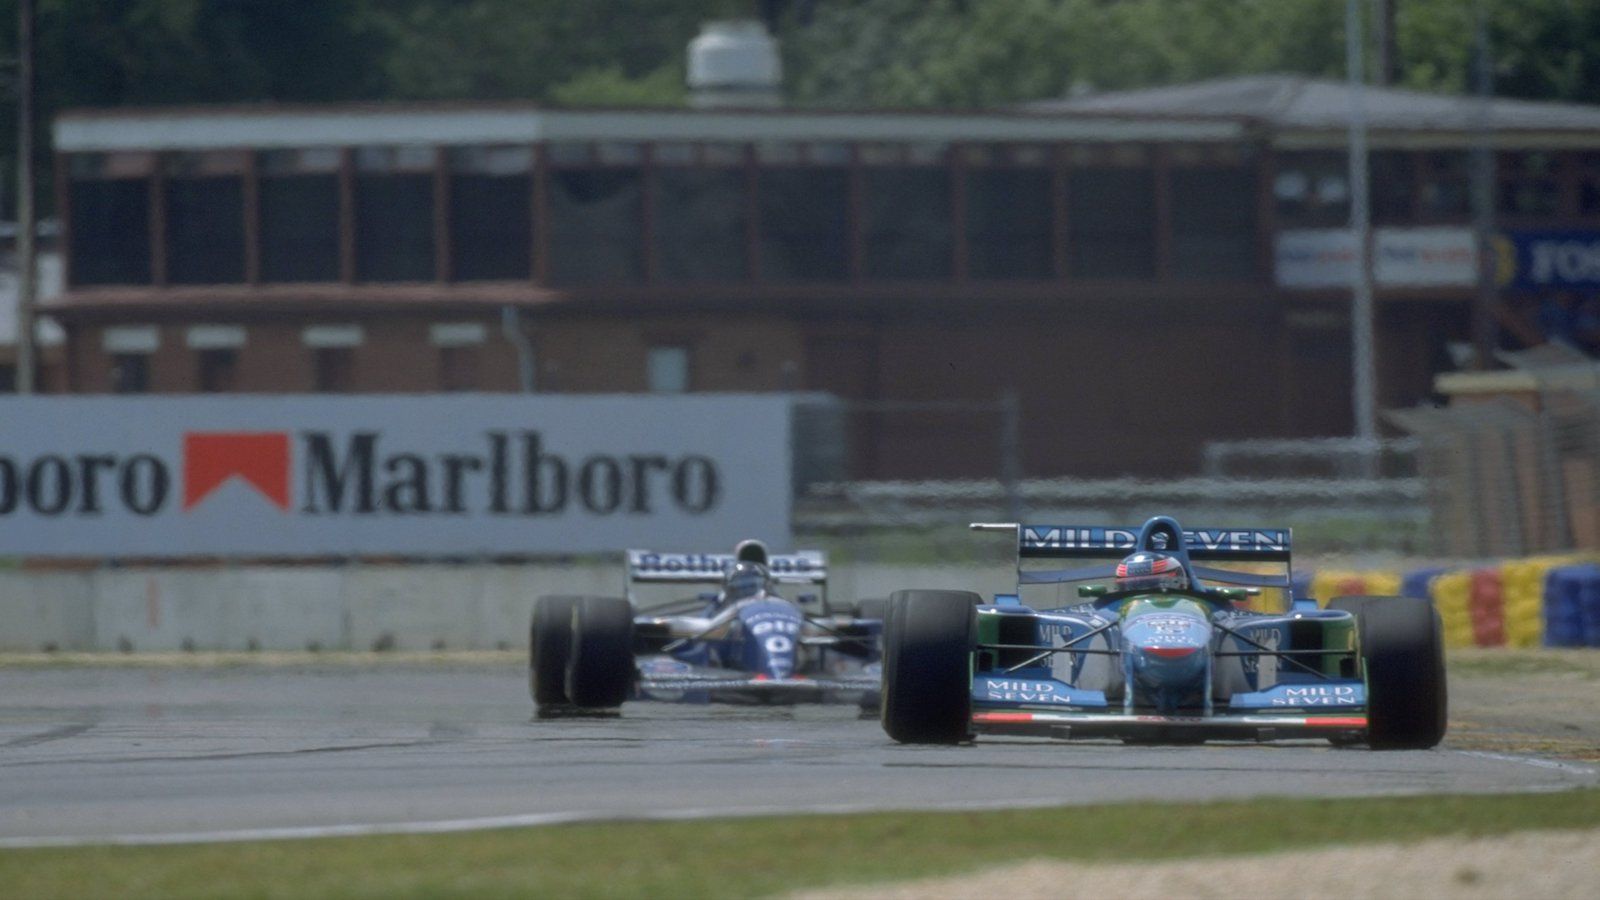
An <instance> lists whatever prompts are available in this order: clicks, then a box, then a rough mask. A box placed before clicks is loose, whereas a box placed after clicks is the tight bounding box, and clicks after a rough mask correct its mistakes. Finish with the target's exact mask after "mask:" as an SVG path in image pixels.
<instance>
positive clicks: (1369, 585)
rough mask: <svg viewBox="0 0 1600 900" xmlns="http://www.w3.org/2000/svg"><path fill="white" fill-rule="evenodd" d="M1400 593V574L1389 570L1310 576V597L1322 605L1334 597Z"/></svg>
mask: <svg viewBox="0 0 1600 900" xmlns="http://www.w3.org/2000/svg"><path fill="white" fill-rule="evenodd" d="M1398 593H1400V573H1399V572H1395V571H1391V570H1375V571H1365V572H1362V571H1353V570H1348V569H1328V570H1325V571H1321V572H1317V573H1315V574H1313V575H1312V576H1311V596H1313V597H1315V598H1317V600H1318V601H1319V602H1321V603H1323V604H1326V603H1327V602H1328V601H1329V600H1332V599H1333V598H1334V597H1363V596H1377V597H1393V596H1394V595H1396V594H1398Z"/></svg>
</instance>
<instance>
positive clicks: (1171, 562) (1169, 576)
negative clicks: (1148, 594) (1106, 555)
mask: <svg viewBox="0 0 1600 900" xmlns="http://www.w3.org/2000/svg"><path fill="white" fill-rule="evenodd" d="M1188 587H1189V573H1188V572H1186V571H1184V568H1183V563H1182V562H1180V561H1179V560H1178V558H1177V557H1175V556H1169V555H1167V554H1165V553H1155V552H1152V551H1149V550H1141V551H1139V552H1138V553H1135V554H1133V555H1131V556H1129V557H1128V558H1126V559H1124V560H1123V561H1122V562H1120V563H1117V590H1118V591H1181V590H1186V589H1187V588H1188Z"/></svg>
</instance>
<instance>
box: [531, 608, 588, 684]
mask: <svg viewBox="0 0 1600 900" xmlns="http://www.w3.org/2000/svg"><path fill="white" fill-rule="evenodd" d="M579 599H580V598H578V597H561V596H553V597H540V598H539V599H538V600H536V601H534V604H533V621H532V624H531V625H530V626H529V628H528V690H529V692H530V693H531V694H532V695H533V702H534V704H535V705H536V706H538V707H539V708H540V709H541V710H543V711H547V712H548V711H549V710H551V709H555V708H559V707H563V706H566V705H567V703H568V699H567V660H568V659H569V658H570V657H571V656H572V610H573V607H574V606H575V605H576V604H577V602H578V600H579Z"/></svg>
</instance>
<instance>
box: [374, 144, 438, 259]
mask: <svg viewBox="0 0 1600 900" xmlns="http://www.w3.org/2000/svg"><path fill="white" fill-rule="evenodd" d="M433 160H434V151H433V149H432V148H429V147H409V146H408V147H362V148H360V149H358V150H357V151H356V184H355V194H356V277H357V278H358V279H360V280H362V281H380V282H381V281H390V282H394V281H432V280H433V278H434V246H433Z"/></svg>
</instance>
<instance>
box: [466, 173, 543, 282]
mask: <svg viewBox="0 0 1600 900" xmlns="http://www.w3.org/2000/svg"><path fill="white" fill-rule="evenodd" d="M449 159H450V261H451V273H450V277H451V278H452V280H455V281H516V280H524V281H525V280H527V279H528V278H529V277H530V276H531V275H532V266H531V263H530V260H531V259H532V250H531V247H532V242H533V200H532V197H533V175H532V172H533V148H531V147H458V148H456V149H454V150H452V151H451V152H450V157H449Z"/></svg>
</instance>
